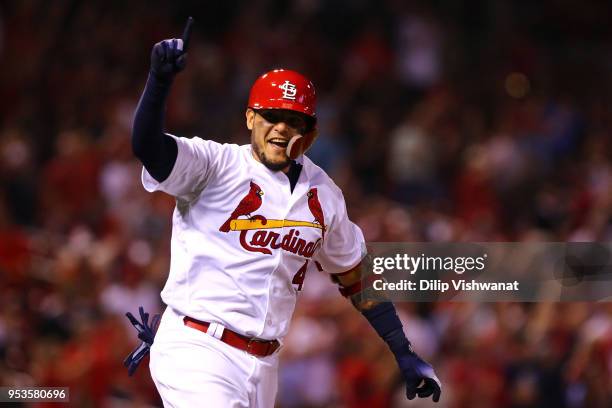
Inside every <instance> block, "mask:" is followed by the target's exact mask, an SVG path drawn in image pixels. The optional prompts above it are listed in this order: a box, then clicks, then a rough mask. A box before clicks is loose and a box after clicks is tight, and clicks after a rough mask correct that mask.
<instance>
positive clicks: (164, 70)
mask: <svg viewBox="0 0 612 408" xmlns="http://www.w3.org/2000/svg"><path fill="white" fill-rule="evenodd" d="M192 26H193V18H192V17H189V18H188V19H187V24H186V25H185V29H184V31H183V37H182V38H172V39H169V40H163V41H160V42H158V43H157V44H155V45H154V46H153V50H152V51H151V74H152V75H153V76H155V78H157V79H159V80H162V81H172V79H173V78H174V76H175V75H176V74H178V73H179V72H181V71H182V70H183V69H185V66H186V65H187V47H188V46H189V38H190V37H191V28H192Z"/></svg>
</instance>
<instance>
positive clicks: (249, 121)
mask: <svg viewBox="0 0 612 408" xmlns="http://www.w3.org/2000/svg"><path fill="white" fill-rule="evenodd" d="M245 115H246V126H247V129H249V130H253V124H254V123H255V111H254V110H253V109H251V108H247V110H246V112H245Z"/></svg>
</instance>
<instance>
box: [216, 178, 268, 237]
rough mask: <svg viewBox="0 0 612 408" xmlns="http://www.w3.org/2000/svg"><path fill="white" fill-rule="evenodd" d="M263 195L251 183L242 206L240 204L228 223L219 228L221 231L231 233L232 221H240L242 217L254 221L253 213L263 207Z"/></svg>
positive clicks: (241, 201) (259, 189)
mask: <svg viewBox="0 0 612 408" xmlns="http://www.w3.org/2000/svg"><path fill="white" fill-rule="evenodd" d="M263 194H264V193H263V191H261V188H260V187H259V186H258V185H257V184H255V183H253V182H252V181H251V185H250V190H249V192H248V193H247V195H246V196H244V198H243V199H242V200H240V204H238V207H236V209H235V210H234V211H233V212H232V215H230V217H229V218H228V219H227V221H225V222H224V223H223V225H222V226H221V227H219V231H221V232H229V231H230V225H231V222H232V220H236V219H238V217H240V216H241V215H246V216H248V218H249V220H251V219H253V217H252V216H251V213H253V212H255V211H257V210H258V209H259V207H261V202H262V200H261V196H263Z"/></svg>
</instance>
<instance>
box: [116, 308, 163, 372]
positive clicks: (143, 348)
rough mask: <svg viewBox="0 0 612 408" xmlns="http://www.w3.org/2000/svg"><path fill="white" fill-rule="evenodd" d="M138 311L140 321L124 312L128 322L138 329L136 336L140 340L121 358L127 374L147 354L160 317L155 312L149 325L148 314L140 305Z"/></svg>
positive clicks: (135, 367)
mask: <svg viewBox="0 0 612 408" xmlns="http://www.w3.org/2000/svg"><path fill="white" fill-rule="evenodd" d="M138 312H139V313H140V320H141V321H138V320H136V318H135V317H134V315H133V314H131V313H130V312H127V313H126V314H125V315H126V316H127V318H128V319H129V320H130V323H132V325H133V326H134V327H135V328H136V330H138V338H139V339H140V340H141V341H142V343H141V344H140V346H138V347H137V348H136V349H134V351H132V352H131V353H130V354H129V355H128V356H127V357H126V358H125V360H123V365H124V366H125V367H126V368H127V369H128V375H129V376H132V375H133V374H134V372H135V371H136V369H137V368H138V365H139V364H140V362H141V361H142V359H143V358H144V357H145V356H146V355H147V354H149V350H150V349H151V346H152V345H153V340H154V339H155V331H156V329H157V324H158V323H159V318H160V316H159V315H158V314H156V315H155V316H153V319H152V320H151V324H150V325H149V314H148V313H145V311H144V309H143V307H142V306H140V307H139V308H138Z"/></svg>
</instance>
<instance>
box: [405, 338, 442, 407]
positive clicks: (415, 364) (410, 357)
mask: <svg viewBox="0 0 612 408" xmlns="http://www.w3.org/2000/svg"><path fill="white" fill-rule="evenodd" d="M396 359H397V363H398V365H399V367H400V370H401V372H402V376H403V377H404V381H405V382H406V397H408V399H409V400H412V399H414V398H415V397H416V396H418V397H419V398H428V397H429V396H432V400H433V401H434V402H438V400H439V399H440V394H441V393H442V384H441V383H440V380H439V379H438V377H437V376H436V373H435V372H434V370H433V368H432V367H431V366H430V365H429V364H428V363H426V362H425V361H424V360H423V359H422V358H421V357H419V356H418V355H417V354H416V353H415V352H414V351H412V350H409V351H408V352H406V353H405V354H403V355H401V356H396Z"/></svg>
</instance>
